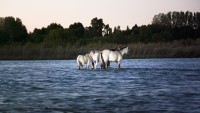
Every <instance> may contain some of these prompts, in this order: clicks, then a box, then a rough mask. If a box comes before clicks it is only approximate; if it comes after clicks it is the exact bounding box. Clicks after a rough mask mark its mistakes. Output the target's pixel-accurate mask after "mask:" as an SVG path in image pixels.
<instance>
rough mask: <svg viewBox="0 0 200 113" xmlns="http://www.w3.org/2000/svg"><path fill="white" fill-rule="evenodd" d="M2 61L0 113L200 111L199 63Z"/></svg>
mask: <svg viewBox="0 0 200 113" xmlns="http://www.w3.org/2000/svg"><path fill="white" fill-rule="evenodd" d="M111 67H112V68H109V69H107V70H101V69H97V70H85V69H84V70H78V69H77V66H76V61H75V60H42V61H0V112H3V113H4V112H5V113H7V112H9V113H21V112H31V113H32V112H33V113H36V112H40V113H41V112H44V113H46V112H48V113H67V112H72V113H73V112H85V113H88V112H89V113H90V112H91V113H96V112H99V113H103V112H115V113H127V112H130V113H131V112H152V113H155V112H169V113H171V112H176V113H177V112H183V113H199V112H200V59H198V58H195V59H129V60H123V62H122V65H121V67H122V68H121V69H117V65H116V64H115V63H111Z"/></svg>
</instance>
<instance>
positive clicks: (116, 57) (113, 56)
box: [102, 47, 128, 68]
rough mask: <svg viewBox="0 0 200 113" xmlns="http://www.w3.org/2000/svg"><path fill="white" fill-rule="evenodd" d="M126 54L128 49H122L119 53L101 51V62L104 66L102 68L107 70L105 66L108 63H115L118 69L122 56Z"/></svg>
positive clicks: (106, 50)
mask: <svg viewBox="0 0 200 113" xmlns="http://www.w3.org/2000/svg"><path fill="white" fill-rule="evenodd" d="M127 53H128V47H125V48H122V49H121V50H119V51H117V50H116V51H111V50H108V49H105V50H103V51H102V60H103V63H104V64H105V65H104V68H108V66H107V64H108V62H109V61H110V62H116V63H117V64H118V68H120V64H121V60H122V57H123V55H124V54H127Z"/></svg>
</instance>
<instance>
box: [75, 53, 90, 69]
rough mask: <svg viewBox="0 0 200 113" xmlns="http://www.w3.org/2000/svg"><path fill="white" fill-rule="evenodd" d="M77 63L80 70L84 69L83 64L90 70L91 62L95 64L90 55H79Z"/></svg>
mask: <svg viewBox="0 0 200 113" xmlns="http://www.w3.org/2000/svg"><path fill="white" fill-rule="evenodd" d="M76 61H77V65H78V69H80V68H81V67H82V68H83V64H86V69H89V65H90V62H92V64H93V60H92V57H91V56H90V55H89V54H86V55H78V57H77V60H76Z"/></svg>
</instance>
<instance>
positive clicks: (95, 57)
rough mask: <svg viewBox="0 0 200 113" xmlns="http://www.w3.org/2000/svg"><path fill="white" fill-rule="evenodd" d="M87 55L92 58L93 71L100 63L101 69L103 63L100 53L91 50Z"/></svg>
mask: <svg viewBox="0 0 200 113" xmlns="http://www.w3.org/2000/svg"><path fill="white" fill-rule="evenodd" d="M89 55H90V56H91V57H92V59H93V63H94V69H96V68H97V64H98V62H101V69H102V67H103V64H102V63H103V61H102V52H101V51H97V50H92V51H90V53H89Z"/></svg>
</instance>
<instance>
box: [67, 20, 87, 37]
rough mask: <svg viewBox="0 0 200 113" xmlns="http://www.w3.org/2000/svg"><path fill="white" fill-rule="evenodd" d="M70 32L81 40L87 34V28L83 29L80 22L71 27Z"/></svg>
mask: <svg viewBox="0 0 200 113" xmlns="http://www.w3.org/2000/svg"><path fill="white" fill-rule="evenodd" d="M69 31H70V32H71V34H72V35H73V36H75V37H77V38H81V37H83V35H84V32H85V28H84V27H83V24H82V23H80V22H78V23H74V24H72V25H70V26H69Z"/></svg>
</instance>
